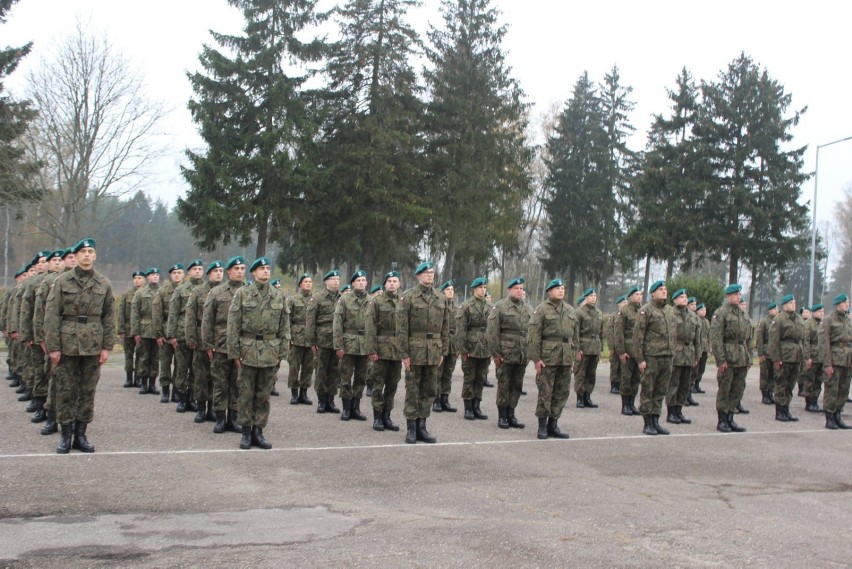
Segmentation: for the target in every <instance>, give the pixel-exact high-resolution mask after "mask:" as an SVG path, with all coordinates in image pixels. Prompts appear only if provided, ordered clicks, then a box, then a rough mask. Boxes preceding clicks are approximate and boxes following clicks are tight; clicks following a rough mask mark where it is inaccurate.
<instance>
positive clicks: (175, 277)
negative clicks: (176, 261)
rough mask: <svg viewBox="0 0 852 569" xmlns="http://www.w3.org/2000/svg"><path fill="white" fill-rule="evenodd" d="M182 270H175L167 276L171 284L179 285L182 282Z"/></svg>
mask: <svg viewBox="0 0 852 569" xmlns="http://www.w3.org/2000/svg"><path fill="white" fill-rule="evenodd" d="M183 275H184V273H183V269H175V270H174V271H172V272H170V273H169V276H170V277H171V278H172V282H173V283H175V284H180V283H182V282H183Z"/></svg>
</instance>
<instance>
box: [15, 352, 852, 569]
mask: <svg viewBox="0 0 852 569" xmlns="http://www.w3.org/2000/svg"><path fill="white" fill-rule="evenodd" d="M121 365H122V358H121V355H120V354H113V356H112V358H111V359H110V361H109V362H108V363H107V364H106V366H105V367H104V369H103V373H102V376H101V380H100V384H99V386H98V391H97V399H96V411H95V421H94V422H93V423H92V424H91V425H90V426H89V430H88V434H89V438H90V441H91V442H92V443H93V444H94V445H95V447H96V449H97V450H96V452H95V453H94V454H88V455H87V454H82V453H80V452H78V451H72V452H71V454H70V455H57V454H55V447H56V444H57V442H58V439H59V435H58V434H57V435H50V436H42V435H40V434H39V430H40V428H41V425H34V424H32V423H30V422H29V418H30V416H29V415H28V414H27V413H25V412H24V408H25V405H26V404H25V403H20V402H18V401H17V396H16V395H15V394H14V390H13V389H10V388H9V387H8V383H7V382H5V381H3V380H0V432H2V437H0V567H47V566H53V567H116V566H120V567H202V566H203V567H303V566H308V565H312V566H315V567H318V566H332V565H331V564H334V566H342V565H343V564H346V565H348V566H354V567H456V566H467V567H488V566H493V567H508V566H518V567H650V566H654V567H743V566H756V567H821V568H825V567H829V568H830V567H849V566H850V565H852V553H850V547H849V544H850V540H849V528H850V527H852V431H827V430H826V429H825V428H824V426H825V419H824V416H823V415H822V414H812V413H805V412H804V399H802V398H796V399H795V401H794V403H793V405H792V406H791V411H792V412H793V414H794V415H797V416H798V417H799V418H800V421H799V422H797V423H780V422H776V421H775V420H774V416H775V414H774V408H772V407H769V406H765V405H761V403H760V392H759V390H758V388H757V369H756V367H755V368H752V369H751V370H750V373H749V377H748V386H747V389H746V397H745V400H744V404H745V406H746V407H747V408H748V409H749V410H750V411H751V413H750V414H749V415H745V416H737V421H738V422H739V423H740V424H741V425H743V426H745V427H746V428H747V429H748V432H746V433H742V434H722V433H717V432H716V430H715V426H716V412H715V405H714V402H715V391H716V386H715V368H714V367H712V366H708V369H707V373H706V374H705V379H704V381H703V382H702V387H704V388H705V389H706V390H707V393H706V394H703V395H697V396H696V398H697V400H698V401H699V403H700V406H699V407H686V408H684V415H686V416H687V417H689V418H691V419H692V420H693V423H692V424H691V425H683V426H681V425H667V426H669V427H670V428H671V431H672V435H670V436H656V437H648V436H643V435H642V434H641V430H642V419H641V417H623V416H621V415H620V414H619V411H620V409H621V405H620V404H621V400H620V397H618V396H617V395H611V394H609V381H608V379H607V378H608V374H609V370H608V367H607V365H606V364H601V365H600V366H599V368H598V387H597V388H596V390H595V393H594V394H593V395H592V398H593V400H594V401H595V402H596V403H598V404H599V405H600V407H599V408H598V409H594V410H592V409H577V408H575V406H574V404H575V398H574V395H573V393H572V396H571V398H570V399H569V401H568V404H567V405H566V409H565V412H564V413H563V416H562V419H561V420H560V426H561V427H562V429H563V430H566V431H567V432H568V433H569V434H570V435H571V438H570V439H568V440H552V439H550V440H545V441H540V440H537V439H536V425H535V417H534V409H535V401H536V387H535V382H534V372H533V368H532V366H531V365H530V366H529V368H528V371H527V376H526V380H525V389H526V390H527V391H528V392H529V394H528V395H526V396H523V397H522V398H521V402H520V405H519V406H518V408H517V412H516V415H517V417H518V419H519V420H521V421H523V422H525V423H526V425H527V426H526V428H525V429H523V430H516V429H510V430H500V429H498V428H497V409H496V407H495V403H494V401H495V389H486V390H485V393H484V396H483V404H482V408H483V411H484V412H485V413H487V414H488V415H489V418H488V420H487V421H465V420H464V419H463V418H462V413H461V412H458V413H454V414H451V413H440V414H438V413H433V415H432V417H431V418H430V419H429V421H428V427H429V429H430V431H431V432H432V434H433V435H435V436H436V437H437V438H438V444H434V445H427V444H423V443H418V444H416V445H406V444H404V442H403V438H404V426H403V430H401V431H400V432H396V433H394V432H387V431H385V432H375V431H373V430H372V428H371V420H368V421H366V422H359V421H354V420H353V421H350V422H343V421H341V420H340V416H339V415H329V414H325V415H318V414H317V413H316V406H315V405H314V406H304V405H298V406H291V405H290V404H289V390H288V389H286V372H285V370H286V364H284V366H283V368H284V369H282V370H281V371H280V372H279V378H280V379H279V384H278V388H279V390H280V391H281V396H280V397H273V398H272V412H271V416H270V421H269V425H268V427H267V428H266V429H265V430H264V434H265V435H266V437H267V438H268V439H269V440H270V442H271V443H272V444H273V449H272V450H267V451H264V450H259V449H252V450H250V451H241V450H238V443H239V438H240V436H239V435H238V434H235V433H225V434H221V435H215V434H213V432H212V428H213V424H212V423H209V422H207V423H203V424H201V425H199V424H196V423H194V422H193V420H192V419H193V417H194V413H186V414H178V413H176V412H175V405H174V404H173V403H172V404H161V403H160V402H159V396H154V395H138V394H137V390H136V389H124V388H122V384H123V381H124V374H123V370H122V369H121ZM490 377H491V378H492V379H493V378H494V374H493V370H492V373H491V374H490ZM460 392H461V370H460V365H459V367H458V368H457V369H456V374H455V381H454V385H453V394H452V396H451V402H452V403H453V404H455V405H457V406H459V407H461V401H460V399H459V394H460ZM403 393H404V389H403V386H402V384H400V390H399V392H398V393H397V408H396V409H395V410H394V412H393V415H392V416H393V419H394V420H395V421H396V422H397V423H401V424H403V425H404V419H403V417H402V412H401V408H402V398H403ZM309 395H310V397H311V399H315V393H314V392H313V390H311V391H310V392H309ZM338 404H339V399H338ZM369 407H370V406H369V403H368V401H367V400H366V399H365V400H364V401H362V405H361V408H362V410H363V411H364V412H365V414H366V413H367V412H368V411H371V410H370V408H369ZM844 418H845V420H846V421H847V422H852V416H850V413H846V414H845V415H844ZM370 419H372V416H371V413H370ZM663 424H665V422H664V423H663Z"/></svg>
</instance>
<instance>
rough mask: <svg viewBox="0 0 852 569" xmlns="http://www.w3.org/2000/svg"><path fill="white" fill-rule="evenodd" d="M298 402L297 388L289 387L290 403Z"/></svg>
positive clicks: (295, 403)
mask: <svg viewBox="0 0 852 569" xmlns="http://www.w3.org/2000/svg"><path fill="white" fill-rule="evenodd" d="M298 404H299V390H298V389H296V388H295V387H291V388H290V405H298Z"/></svg>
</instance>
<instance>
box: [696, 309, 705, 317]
mask: <svg viewBox="0 0 852 569" xmlns="http://www.w3.org/2000/svg"><path fill="white" fill-rule="evenodd" d="M695 313H696V314H697V315H699V316H700V317H702V318H704V317H705V316H707V309H706V308H702V309H701V310H696V311H695Z"/></svg>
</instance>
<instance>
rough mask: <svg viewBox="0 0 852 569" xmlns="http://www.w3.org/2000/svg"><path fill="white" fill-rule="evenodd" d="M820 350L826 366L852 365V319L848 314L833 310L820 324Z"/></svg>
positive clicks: (823, 363)
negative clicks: (851, 319)
mask: <svg viewBox="0 0 852 569" xmlns="http://www.w3.org/2000/svg"><path fill="white" fill-rule="evenodd" d="M818 338H819V340H818V342H819V352H820V355H821V356H822V365H823V366H824V367H829V366H830V367H850V365H852V321H850V320H849V317H848V316H846V314H844V313H842V312H840V311H838V310H832V311H831V314H827V315H826V316H825V318H823V319H822V324H820V325H819V332H818Z"/></svg>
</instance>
